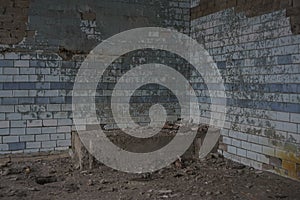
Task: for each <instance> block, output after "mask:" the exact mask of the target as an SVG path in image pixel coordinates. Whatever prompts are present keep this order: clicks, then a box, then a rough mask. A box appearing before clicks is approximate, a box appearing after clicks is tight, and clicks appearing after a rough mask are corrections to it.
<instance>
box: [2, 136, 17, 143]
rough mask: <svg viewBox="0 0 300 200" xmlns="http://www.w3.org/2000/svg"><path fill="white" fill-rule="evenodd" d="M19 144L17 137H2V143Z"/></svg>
mask: <svg viewBox="0 0 300 200" xmlns="http://www.w3.org/2000/svg"><path fill="white" fill-rule="evenodd" d="M14 142H19V136H3V143H14Z"/></svg>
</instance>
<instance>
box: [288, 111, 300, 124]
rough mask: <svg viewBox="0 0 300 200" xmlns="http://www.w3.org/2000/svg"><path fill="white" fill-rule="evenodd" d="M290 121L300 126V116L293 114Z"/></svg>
mask: <svg viewBox="0 0 300 200" xmlns="http://www.w3.org/2000/svg"><path fill="white" fill-rule="evenodd" d="M290 121H291V122H293V123H297V124H300V114H296V113H291V114H290Z"/></svg>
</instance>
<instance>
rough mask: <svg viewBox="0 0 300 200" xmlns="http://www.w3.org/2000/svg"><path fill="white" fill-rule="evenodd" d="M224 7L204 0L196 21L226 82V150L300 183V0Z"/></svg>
mask: <svg viewBox="0 0 300 200" xmlns="http://www.w3.org/2000/svg"><path fill="white" fill-rule="evenodd" d="M222 2H223V4H219V3H220V1H205V0H204V1H202V0H201V1H200V5H199V6H196V7H194V8H193V9H192V18H193V20H192V24H191V27H192V31H191V34H192V36H193V38H195V39H197V40H198V41H199V42H200V43H202V44H203V45H204V46H205V47H206V48H207V49H208V50H209V52H210V54H211V55H212V56H213V58H214V60H215V61H216V63H217V65H218V68H219V70H220V71H221V74H222V75H223V78H224V80H225V83H226V84H225V87H226V94H227V108H228V110H227V118H226V128H225V129H224V130H223V132H222V139H221V144H220V151H221V152H222V153H223V155H224V156H225V157H226V158H229V159H232V160H235V161H237V162H240V163H243V164H246V165H248V166H252V167H254V168H257V169H263V170H271V171H274V172H276V173H280V174H282V175H286V176H290V177H293V178H296V179H300V123H299V122H300V65H299V64H300V60H299V58H300V51H299V44H300V35H298V34H297V33H298V31H295V28H297V26H296V25H297V23H296V21H297V20H299V12H294V13H291V10H294V11H295V10H299V7H298V6H299V5H298V1H294V4H293V1H247V2H246V1H239V0H238V1H222ZM226 2H227V4H226ZM198 3H199V2H198ZM259 3H261V4H260V5H259ZM289 3H290V4H289ZM250 4H251V5H252V6H254V8H253V9H252V8H251V9H248V8H249V6H250ZM194 5H197V2H196V1H195V2H194ZM255 6H256V7H255ZM255 8H257V9H255ZM281 8H284V9H281ZM298 22H299V21H298ZM204 94H205V93H204ZM206 96H208V95H206ZM206 102H207V101H205V99H204V100H203V104H205V103H206Z"/></svg>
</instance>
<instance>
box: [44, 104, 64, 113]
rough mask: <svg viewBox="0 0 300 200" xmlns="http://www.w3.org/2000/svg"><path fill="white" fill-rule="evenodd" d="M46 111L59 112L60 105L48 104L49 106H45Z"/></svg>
mask: <svg viewBox="0 0 300 200" xmlns="http://www.w3.org/2000/svg"><path fill="white" fill-rule="evenodd" d="M47 111H54V112H57V111H61V105H59V104H49V105H47Z"/></svg>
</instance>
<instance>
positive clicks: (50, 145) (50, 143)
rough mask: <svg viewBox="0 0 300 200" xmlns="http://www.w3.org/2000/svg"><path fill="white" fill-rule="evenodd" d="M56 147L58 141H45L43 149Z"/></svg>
mask: <svg viewBox="0 0 300 200" xmlns="http://www.w3.org/2000/svg"><path fill="white" fill-rule="evenodd" d="M54 147H56V141H44V142H42V148H54Z"/></svg>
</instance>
